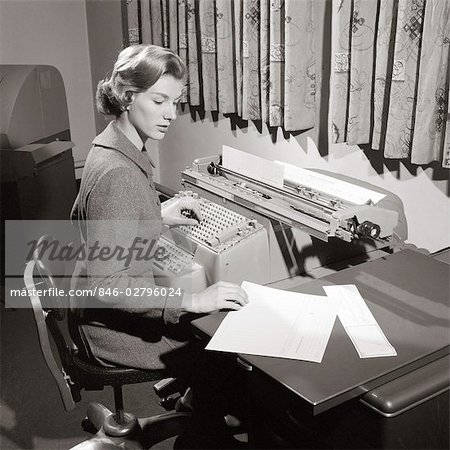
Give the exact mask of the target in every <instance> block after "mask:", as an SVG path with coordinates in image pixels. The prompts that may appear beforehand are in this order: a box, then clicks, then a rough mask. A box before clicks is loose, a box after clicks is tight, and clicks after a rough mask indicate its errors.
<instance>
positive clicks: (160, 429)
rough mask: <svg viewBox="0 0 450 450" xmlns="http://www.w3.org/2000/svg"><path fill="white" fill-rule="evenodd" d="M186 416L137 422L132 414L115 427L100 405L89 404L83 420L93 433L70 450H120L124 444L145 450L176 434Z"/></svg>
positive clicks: (163, 416) (172, 414)
mask: <svg viewBox="0 0 450 450" xmlns="http://www.w3.org/2000/svg"><path fill="white" fill-rule="evenodd" d="M190 416H191V414H190V413H178V412H169V413H165V414H160V415H158V416H154V417H150V418H145V419H139V420H138V419H136V417H135V416H133V415H132V414H129V413H124V419H125V420H124V423H122V424H119V423H117V422H116V421H115V418H114V413H113V412H112V411H111V410H109V409H108V408H106V407H105V406H103V405H101V404H100V403H90V404H89V406H88V409H87V419H88V421H89V422H90V424H91V425H92V427H93V428H95V430H96V431H97V433H96V434H95V436H93V437H92V438H91V439H89V440H87V441H85V442H82V443H80V444H78V445H77V446H75V447H73V449H72V450H91V449H92V450H106V449H113V448H123V444H124V443H126V444H125V445H126V448H127V450H128V449H132V450H138V449H139V450H141V449H148V448H150V447H152V446H153V445H155V444H156V443H158V442H161V441H164V440H165V439H168V438H170V437H172V436H176V435H178V434H180V433H181V432H182V431H183V430H184V428H185V427H186V424H187V421H188V420H189V418H190Z"/></svg>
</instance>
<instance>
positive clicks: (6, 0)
mask: <svg viewBox="0 0 450 450" xmlns="http://www.w3.org/2000/svg"><path fill="white" fill-rule="evenodd" d="M0 33H1V35H0V46H1V47H0V63H1V64H38V65H39V64H41V65H42V64H47V65H51V66H54V67H56V68H57V69H58V70H59V72H60V73H61V76H62V78H63V80H64V85H65V88H66V94H67V105H68V110H69V122H70V130H71V135H72V140H73V141H74V142H75V148H74V158H75V161H80V160H84V159H85V155H86V154H87V151H88V149H89V148H90V143H91V141H92V138H93V137H94V136H95V127H94V111H93V103H92V81H91V70H90V61H89V45H88V35H87V26H86V6H85V2H84V0H58V1H52V0H47V1H45V0H20V1H16V0H1V1H0Z"/></svg>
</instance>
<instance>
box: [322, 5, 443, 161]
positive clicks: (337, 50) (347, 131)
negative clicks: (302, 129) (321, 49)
mask: <svg viewBox="0 0 450 450" xmlns="http://www.w3.org/2000/svg"><path fill="white" fill-rule="evenodd" d="M449 15H450V1H448V0H426V1H425V0H379V1H373V0H334V1H333V57H334V61H333V69H334V70H333V75H332V83H331V91H332V103H331V105H330V114H331V117H332V133H333V140H334V142H348V143H349V144H370V145H371V147H372V149H375V150H381V151H383V152H384V156H385V157H386V158H398V159H400V158H409V159H410V160H411V162H412V163H414V164H428V163H430V162H432V161H436V160H439V161H442V164H443V166H444V167H449V158H448V155H447V156H446V153H447V150H446V145H445V140H446V138H445V128H446V117H447V112H448V108H449V104H448V88H449V77H448V70H449V47H450V45H449V44H450V18H449Z"/></svg>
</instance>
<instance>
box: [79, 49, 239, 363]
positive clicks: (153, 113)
mask: <svg viewBox="0 0 450 450" xmlns="http://www.w3.org/2000/svg"><path fill="white" fill-rule="evenodd" d="M184 76H185V65H184V63H183V61H182V60H181V59H180V58H179V57H178V56H177V55H176V54H175V53H173V52H172V51H170V50H168V49H164V48H161V47H157V46H153V45H134V46H130V47H128V48H126V49H124V50H123V51H122V52H121V53H120V54H119V57H118V59H117V61H116V63H115V64H114V68H113V70H112V73H111V76H110V77H109V78H107V79H105V80H103V81H101V82H100V83H99V85H98V90H97V108H98V110H99V111H100V112H101V113H103V114H105V115H112V116H115V120H113V121H112V122H111V123H110V124H109V125H108V126H107V127H106V129H105V130H104V131H103V132H102V133H101V134H100V135H98V136H97V137H96V138H95V139H94V141H93V147H92V149H91V151H90V152H89V155H88V157H87V159H86V164H85V167H84V171H83V177H82V181H81V186H80V192H79V194H78V197H77V199H76V201H75V204H74V208H73V211H72V217H75V218H76V219H77V220H78V225H79V228H80V235H81V240H82V243H83V244H84V246H85V248H86V250H87V251H86V258H85V260H83V261H78V262H77V266H76V268H75V272H74V275H73V278H72V288H73V289H90V290H91V292H92V293H93V294H91V295H90V296H80V297H77V298H72V305H73V306H74V307H75V308H76V311H77V314H78V323H79V330H80V334H81V341H80V345H83V347H84V348H85V350H86V351H87V352H88V353H89V354H90V356H91V357H94V358H95V359H96V360H98V361H99V362H100V363H101V364H104V365H121V366H127V367H136V368H142V369H161V368H165V367H167V365H170V360H171V354H172V353H174V354H178V353H180V352H174V350H175V349H179V348H180V347H183V345H184V344H185V342H186V340H187V339H188V335H187V333H186V332H185V329H184V327H183V326H182V325H181V324H180V323H179V322H180V319H182V318H185V316H186V313H210V312H213V311H217V310H219V309H223V308H227V309H239V308H241V307H242V306H244V305H245V304H246V303H247V301H248V300H247V296H246V294H245V292H244V291H243V290H242V289H241V288H240V287H239V286H237V285H234V284H231V283H225V282H219V283H217V284H215V285H212V286H210V287H208V288H207V289H205V290H204V291H203V292H200V293H197V294H189V293H187V292H184V293H181V294H180V295H177V294H175V295H172V296H169V295H167V291H164V290H157V289H154V288H155V287H156V286H155V282H154V279H153V274H152V270H151V266H152V264H151V261H149V260H148V259H147V260H145V259H142V258H141V257H138V255H140V256H142V254H144V253H145V252H144V250H149V249H150V248H151V246H152V245H153V244H154V243H155V242H157V241H158V239H159V237H160V232H161V227H162V224H166V225H169V226H174V225H182V224H183V225H195V224H197V221H196V220H194V219H187V218H185V217H184V216H183V215H182V214H181V212H182V210H184V209H186V208H187V209H190V210H192V211H193V212H194V214H195V215H196V216H197V217H198V218H201V212H200V209H199V205H198V203H197V202H196V201H195V200H194V199H192V198H189V197H181V198H180V199H179V200H178V201H176V202H175V203H173V204H172V205H171V206H170V207H167V208H163V210H162V211H161V207H160V203H159V200H158V195H157V193H156V191H155V187H154V184H153V180H152V169H153V168H154V167H155V166H154V164H153V162H152V161H151V159H150V158H149V156H148V155H147V153H146V150H145V144H146V142H147V140H148V139H152V140H161V139H163V138H164V136H165V134H166V132H167V130H168V128H169V126H170V124H171V123H172V121H173V120H174V119H175V118H176V116H177V114H176V110H177V105H178V103H179V101H180V98H181V95H182V91H183V86H184ZM138 247H139V248H141V252H140V253H139V251H138ZM143 247H146V249H143ZM162 293H165V294H166V295H162Z"/></svg>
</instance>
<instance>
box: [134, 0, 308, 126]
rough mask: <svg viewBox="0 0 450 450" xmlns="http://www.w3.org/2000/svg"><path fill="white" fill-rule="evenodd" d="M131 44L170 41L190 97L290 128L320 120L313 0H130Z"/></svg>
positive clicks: (166, 43)
mask: <svg viewBox="0 0 450 450" xmlns="http://www.w3.org/2000/svg"><path fill="white" fill-rule="evenodd" d="M126 4H127V17H128V34H129V36H128V39H129V43H130V44H135V43H152V44H157V45H163V46H165V47H170V48H171V49H172V50H174V51H176V52H177V53H178V54H179V55H180V56H181V57H182V58H183V60H184V61H185V62H186V64H187V67H188V83H187V92H186V97H185V98H184V100H185V101H186V102H188V103H189V104H191V105H193V106H199V105H201V106H202V107H203V108H204V109H205V110H206V111H220V112H221V113H224V114H228V113H236V114H238V115H239V116H241V117H242V118H244V119H247V120H262V121H264V122H266V123H268V124H269V125H270V126H275V127H278V126H279V127H283V128H284V129H285V130H286V131H295V130H305V129H308V128H312V127H314V124H315V90H316V80H315V58H314V39H313V32H314V28H313V19H312V18H313V11H312V7H313V0H127V2H126Z"/></svg>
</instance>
